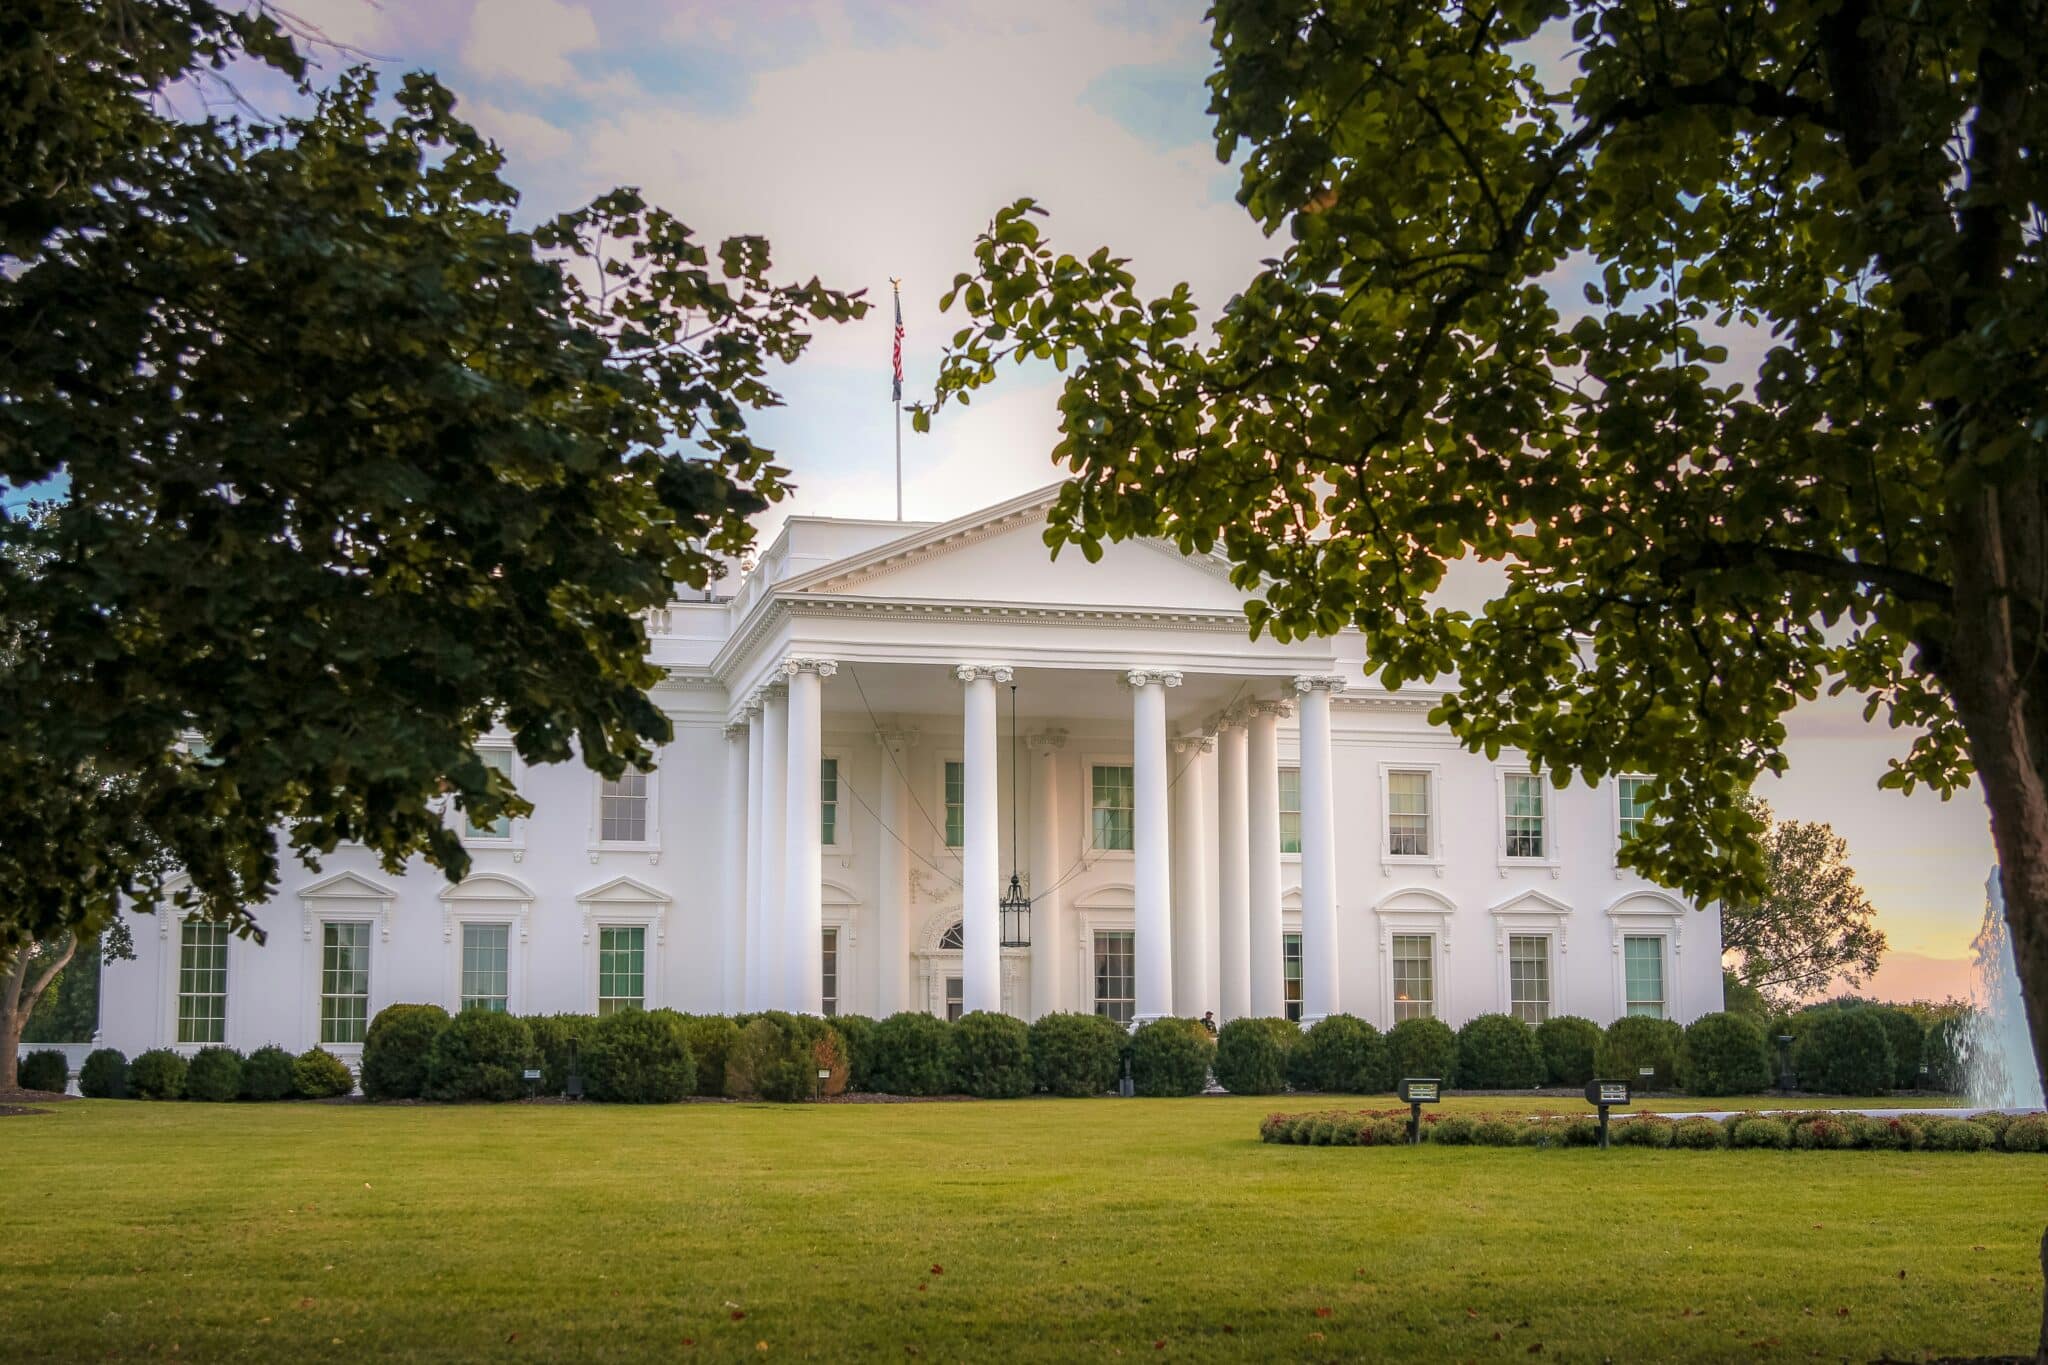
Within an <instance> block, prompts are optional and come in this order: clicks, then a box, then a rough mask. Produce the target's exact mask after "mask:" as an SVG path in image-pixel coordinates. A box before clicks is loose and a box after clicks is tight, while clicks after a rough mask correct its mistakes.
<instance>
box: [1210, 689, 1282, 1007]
mask: <svg viewBox="0 0 2048 1365" xmlns="http://www.w3.org/2000/svg"><path fill="white" fill-rule="evenodd" d="M1275 781H1276V785H1275V788H1274V794H1273V799H1274V804H1275V807H1276V810H1275V814H1274V823H1275V830H1276V834H1277V829H1278V822H1279V815H1278V811H1277V807H1278V804H1279V799H1280V798H1279V788H1278V786H1277V778H1276V779H1275ZM1245 800H1246V798H1245V732H1244V719H1243V717H1241V716H1237V715H1228V716H1225V717H1224V718H1223V727H1222V728H1221V729H1220V730H1218V731H1217V734H1216V841H1217V849H1216V853H1217V857H1216V878H1217V886H1216V964H1217V975H1218V980H1219V989H1220V991H1221V997H1220V998H1221V1010H1220V1015H1221V1017H1222V1020H1223V1022H1225V1023H1228V1022H1230V1021H1231V1020H1232V1019H1240V1018H1243V1017H1244V1016H1245V1015H1247V1014H1249V1013H1251V1008H1252V966H1251V950H1252V919H1251V915H1252V881H1251V863H1250V861H1249V859H1250V854H1251V847H1250V844H1249V843H1248V842H1247V838H1248V836H1247V834H1246V830H1245V820H1246V805H1245ZM1276 867H1277V863H1276Z"/></svg>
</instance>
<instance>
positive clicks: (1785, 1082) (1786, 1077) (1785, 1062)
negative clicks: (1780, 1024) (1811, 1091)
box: [1778, 1033, 1799, 1095]
mask: <svg viewBox="0 0 2048 1365" xmlns="http://www.w3.org/2000/svg"><path fill="white" fill-rule="evenodd" d="M1798 1088H1799V1078H1798V1077H1797V1076H1795V1075H1793V1074H1792V1035H1791V1034H1789V1033H1781V1034H1779V1035H1778V1089H1779V1091H1780V1092H1782V1093H1783V1094H1787V1095H1789V1094H1791V1093H1792V1092H1793V1091H1795V1090H1797V1089H1798Z"/></svg>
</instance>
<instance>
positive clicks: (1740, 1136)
mask: <svg viewBox="0 0 2048 1365" xmlns="http://www.w3.org/2000/svg"><path fill="white" fill-rule="evenodd" d="M1259 1138H1260V1140H1261V1141H1264V1142H1271V1143H1280V1144H1291V1145H1293V1146H1297V1147H1391V1146H1402V1145H1405V1144H1406V1143H1407V1141H1408V1111H1407V1110H1405V1109H1332V1110H1324V1111H1319V1112H1316V1113H1308V1114H1268V1115H1267V1116H1266V1117H1265V1119H1264V1120H1263V1121H1262V1122H1261V1123H1260V1124H1259ZM1422 1140H1423V1141H1424V1142H1428V1143H1431V1144H1434V1145H1436V1146H1439V1147H1467V1146H1472V1147H1591V1146H1595V1145H1597V1144H1598V1143H1599V1141H1600V1123H1599V1120H1597V1119H1596V1118H1594V1117H1593V1116H1592V1115H1591V1114H1537V1115H1534V1116H1533V1117H1526V1118H1525V1117H1523V1116H1521V1115H1514V1114H1424V1115H1423V1116H1422ZM1608 1141H1609V1142H1610V1143H1611V1144H1612V1145H1613V1146H1616V1147H1654V1148H1675V1149H1678V1150H1682V1151H1707V1150H1710V1149H1720V1148H1726V1147H1755V1148H1760V1149H1765V1150H1777V1151H1801V1152H1845V1151H1902V1152H1915V1151H1930V1152H2048V1114H2021V1115H2019V1116H2017V1117H2014V1116H2012V1115H2008V1114H1998V1113H1986V1114H1974V1115H1971V1116H1970V1117H1968V1118H1949V1117H1943V1116H1938V1115H1937V1116H1930V1117H1926V1118H1919V1117H1914V1116H1908V1115H1902V1116H1898V1117H1891V1118H1872V1117H1869V1116H1866V1115H1863V1114H1856V1113H1851V1112H1848V1111H1844V1110H1827V1109H1822V1110H1813V1111H1808V1112H1800V1113H1782V1114H1735V1115H1732V1116H1730V1117H1729V1118H1726V1119H1723V1120H1719V1121H1716V1120H1714V1119H1710V1118H1704V1117H1701V1116H1698V1115H1693V1116H1691V1117H1687V1116H1684V1115H1680V1116H1678V1117H1676V1118H1665V1117H1663V1116H1661V1115H1657V1114H1638V1115H1636V1116H1634V1117H1632V1118H1625V1119H1615V1120H1614V1121H1613V1122H1612V1124H1611V1125H1610V1127H1609V1131H1608Z"/></svg>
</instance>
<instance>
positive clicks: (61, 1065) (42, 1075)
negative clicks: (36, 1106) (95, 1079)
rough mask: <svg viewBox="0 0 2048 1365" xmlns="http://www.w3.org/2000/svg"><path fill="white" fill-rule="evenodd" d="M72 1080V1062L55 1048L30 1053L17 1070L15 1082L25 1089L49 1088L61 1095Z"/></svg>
mask: <svg viewBox="0 0 2048 1365" xmlns="http://www.w3.org/2000/svg"><path fill="white" fill-rule="evenodd" d="M70 1081H71V1063H70V1062H69V1061H67V1060H66V1059H65V1057H64V1054H63V1053H61V1052H59V1051H57V1049H55V1048H42V1049H39V1050H37V1051H35V1052H31V1053H29V1054H28V1056H26V1057H23V1058H22V1059H21V1061H20V1063H19V1064H18V1066H17V1070H16V1071H15V1083H16V1084H18V1085H19V1086H20V1087H21V1088H22V1089H23V1090H49V1091H53V1092H54V1093H56V1094H59V1095H61V1094H63V1093H64V1087H65V1086H66V1085H68V1084H69V1083H70Z"/></svg>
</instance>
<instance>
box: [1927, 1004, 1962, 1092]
mask: <svg viewBox="0 0 2048 1365" xmlns="http://www.w3.org/2000/svg"><path fill="white" fill-rule="evenodd" d="M1969 1031H1970V1017H1969V1015H1968V1014H1967V1013H1963V1012H1958V1013H1955V1014H1951V1015H1949V1016H1948V1017H1946V1018H1944V1019H1942V1020H1940V1021H1938V1022H1937V1023H1936V1024H1935V1025H1934V1027H1933V1028H1930V1029H1928V1030H1927V1036H1926V1037H1924V1038H1922V1039H1921V1040H1920V1059H1921V1060H1922V1061H1924V1062H1926V1063H1927V1074H1926V1075H1925V1076H1922V1077H1921V1078H1920V1081H1919V1084H1920V1086H1921V1088H1923V1089H1926V1090H1933V1091H1936V1092H1938V1093H1940V1094H1943V1095H1962V1094H1967V1093H1968V1092H1969V1089H1970V1077H1969V1071H1968V1067H1967V1066H1966V1065H1965V1062H1964V1059H1965V1058H1966V1057H1967V1056H1968V1055H1969V1044H1968V1042H1967V1041H1966V1040H1967V1038H1968V1035H1969Z"/></svg>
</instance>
